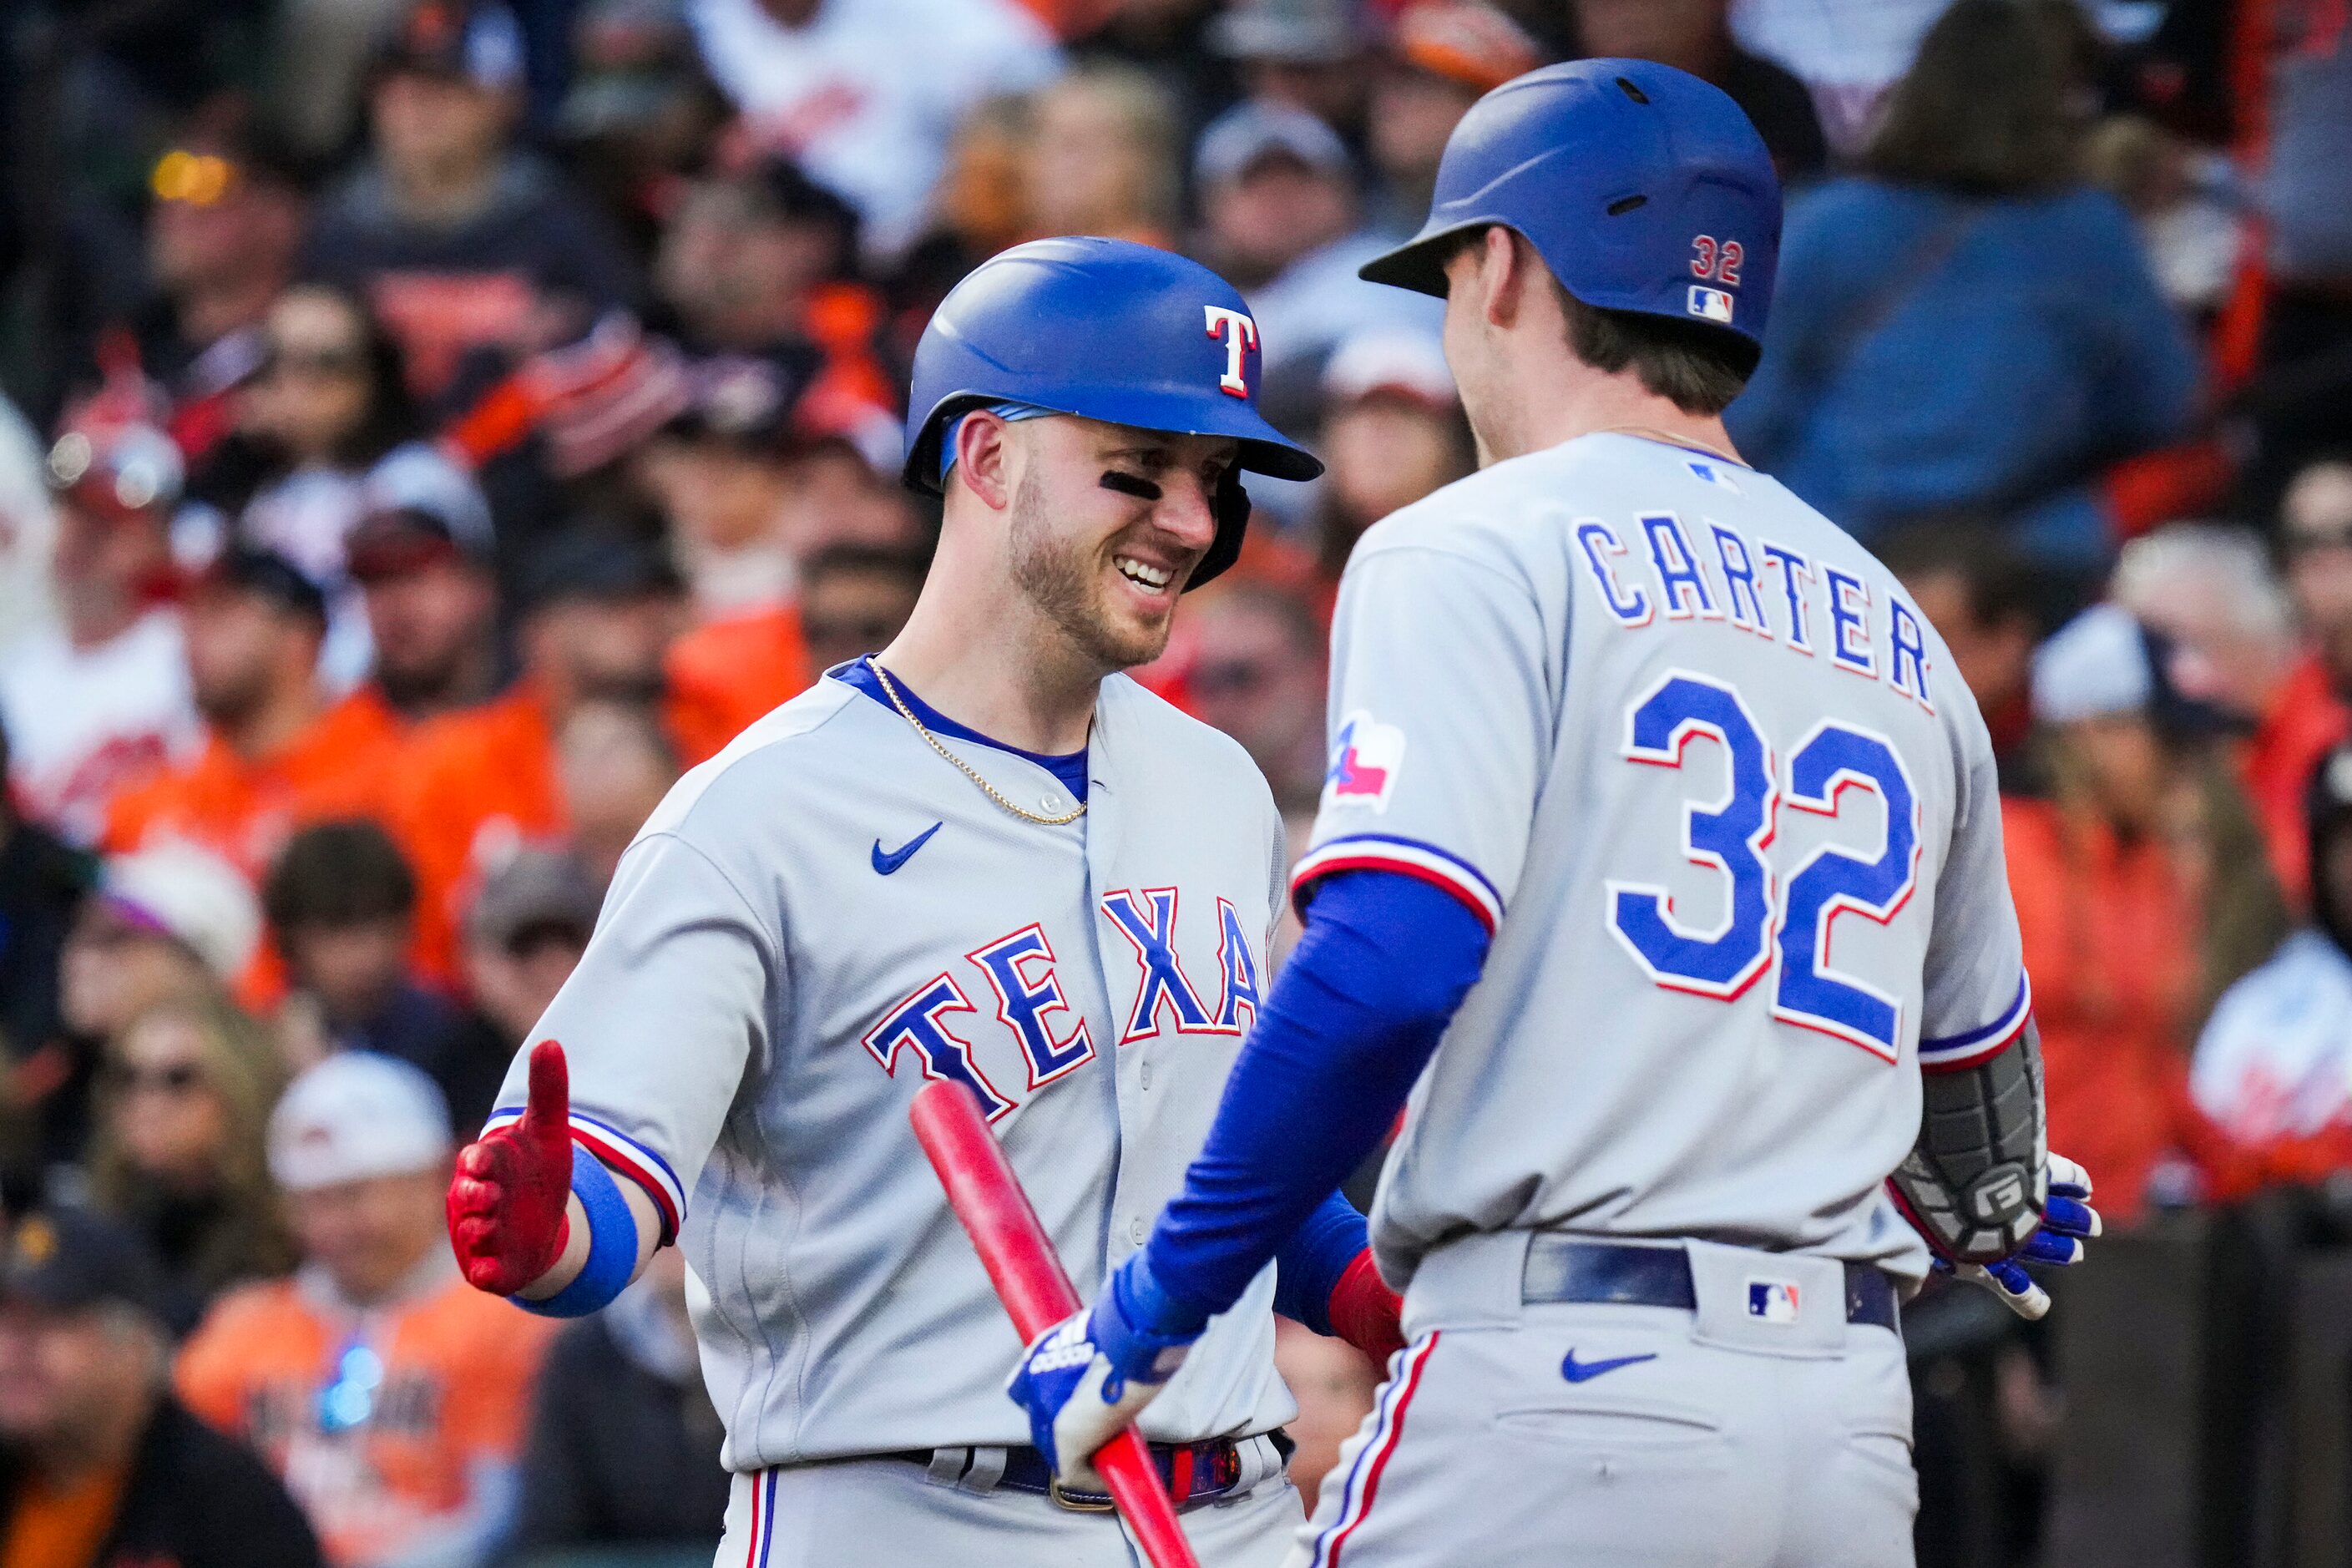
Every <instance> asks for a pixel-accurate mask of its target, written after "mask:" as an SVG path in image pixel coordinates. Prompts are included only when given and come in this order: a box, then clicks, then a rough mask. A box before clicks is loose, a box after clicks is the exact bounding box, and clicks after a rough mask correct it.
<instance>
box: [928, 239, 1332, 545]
mask: <svg viewBox="0 0 2352 1568" xmlns="http://www.w3.org/2000/svg"><path fill="white" fill-rule="evenodd" d="M1259 360H1260V350H1259V344H1258V331H1257V322H1256V321H1255V319H1254V318H1253V317H1252V316H1251V315H1250V313H1249V307H1248V306H1247V305H1246V304H1244V302H1243V300H1242V297H1241V295H1240V294H1239V293H1238V292H1237V291H1236V290H1235V289H1234V286H1233V285H1232V284H1230V283H1228V282H1226V281H1225V280H1224V279H1222V278H1220V277H1218V276H1217V275H1216V274H1215V273H1213V272H1212V271H1210V270H1209V269H1208V268H1205V267H1203V266H1202V265H1201V264H1200V263H1199V262H1197V261H1191V260H1187V259H1186V258H1183V257H1181V256H1178V255H1176V254H1174V253H1173V252H1171V251H1166V250H1160V249H1156V248H1154V247H1151V246H1148V245H1137V244H1134V243H1132V242H1131V241H1128V240H1123V239H1098V238H1092V237H1067V238H1059V239H1037V240H1032V241H1030V242H1029V243H1028V244H1026V245H1016V246H1014V247H1013V248H1012V249H1010V250H1007V251H1003V252H1002V253H1000V254H999V255H996V256H994V257H992V258H989V259H988V260H987V261H984V262H982V264H981V265H980V266H979V267H978V268H974V269H973V270H972V272H971V275H970V276H968V277H967V278H965V279H964V280H963V281H962V282H961V283H959V284H957V285H956V286H955V288H954V289H952V290H950V292H949V294H948V297H947V298H946V299H945V300H941V301H940V308H939V309H938V310H935V311H933V312H932V313H931V320H930V324H929V325H928V326H926V327H925V328H924V329H923V337H922V341H921V342H919V343H918V344H917V345H916V346H915V373H914V384H913V386H912V387H911V389H910V391H909V394H908V399H907V461H906V467H905V469H904V471H903V474H902V478H903V479H904V480H905V482H906V484H907V487H908V489H916V490H922V491H927V492H929V493H930V494H934V495H936V494H938V493H939V491H940V440H941V438H942V434H943V432H944V431H945V430H946V428H947V426H949V425H950V423H951V422H952V421H953V420H954V418H955V416H958V415H960V414H962V413H964V412H966V411H968V410H970V409H972V408H975V407H979V406H981V405H984V404H990V403H999V402H1012V403H1026V404H1031V405H1035V406H1036V407H1039V408H1049V409H1052V410H1053V411H1054V412H1055V413H1057V414H1073V415H1076V416H1080V417H1082V418H1087V419H1099V420H1102V421H1104V422H1105V423H1107V424H1112V425H1130V426H1136V427H1137V428H1139V429H1144V430H1164V431H1170V432H1173V433H1178V434H1182V435H1188V436H1229V437H1234V439H1235V440H1237V441H1239V442H1240V443H1241V456H1240V462H1239V466H1240V467H1241V468H1245V469H1248V470H1249V471H1251V472H1253V473H1260V474H1270V475H1273V476H1274V477H1276V478H1277V479H1313V478H1314V477H1315V476H1316V475H1318V474H1319V473H1321V472H1322V471H1323V465H1322V463H1321V462H1320V461H1319V460H1318V459H1317V458H1316V457H1315V456H1314V454H1312V453H1310V452H1308V451H1307V449H1306V448H1305V447H1300V446H1299V445H1297V443H1296V442H1294V441H1292V440H1291V439H1290V438H1289V437H1286V436H1284V435H1283V434H1282V432H1280V431H1279V430H1276V428H1275V427H1274V426H1271V425H1269V424H1267V423H1266V422H1265V417H1264V416H1261V415H1260V414H1259V413H1258V411H1257V385H1258V364H1259ZM1247 518H1248V509H1247V506H1246V505H1245V504H1234V503H1233V502H1231V501H1227V502H1226V503H1225V504H1223V505H1220V507H1219V508H1218V534H1217V541H1216V543H1215V544H1214V545H1213V546H1212V547H1211V548H1210V551H1209V553H1208V554H1207V556H1205V557H1204V558H1203V559H1202V563H1201V564H1200V565H1199V566H1198V567H1197V568H1195V569H1194V571H1193V574H1192V580H1191V582H1190V583H1189V584H1187V586H1190V587H1198V586H1200V585H1201V584H1202V583H1205V582H1207V581H1208V580H1209V579H1210V578H1211V577H1213V576H1214V575H1216V574H1217V573H1218V572H1220V571H1223V569H1224V567H1225V566H1227V565H1230V564H1231V563H1232V562H1233V559H1234V555H1236V554H1237V553H1238V552H1239V551H1240V549H1241V531H1242V529H1243V527H1244V525H1245V523H1246V521H1247Z"/></svg>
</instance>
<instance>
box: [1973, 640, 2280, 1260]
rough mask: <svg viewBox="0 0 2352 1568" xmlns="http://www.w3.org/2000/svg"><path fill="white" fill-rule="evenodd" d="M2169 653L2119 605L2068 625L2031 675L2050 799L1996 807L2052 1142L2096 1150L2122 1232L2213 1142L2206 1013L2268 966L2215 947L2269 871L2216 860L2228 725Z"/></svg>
mask: <svg viewBox="0 0 2352 1568" xmlns="http://www.w3.org/2000/svg"><path fill="white" fill-rule="evenodd" d="M2170 651H2171V650H2170V649H2169V648H2168V645H2166V644H2165V643H2163V642H2162V641H2161V640H2160V639H2158V638H2155V637H2152V636H2151V635H2150V634H2149V633H2148V632H2147V631H2146V630H2145V629H2144V628H2143V627H2141V626H2140V625H2139V624H2138V623H2137V621H2135V620H2133V619H2132V617H2131V616H2129V615H2128V614H2127V613H2126V612H2125V611H2124V610H2122V609H2120V608H2117V607H2116V606H2115V605H2095V606H2094V607H2093V608H2091V609H2089V610H2086V611H2084V613H2083V614H2082V615H2080V616H2076V617H2075V619H2074V620H2073V621H2071V622H2069V623H2068V624H2067V625H2066V626H2063V627H2062V628H2061V629H2060V630H2059V632H2058V633H2057V634H2056V635H2055V636H2054V637H2052V638H2051V639H2050V641H2049V642H2048V643H2047V644H2045V645H2044V646H2043V647H2042V650H2041V651H2040V653H2038V654H2037V655H2036V656H2035V659H2034V668H2033V706H2034V712H2035V716H2036V718H2037V719H2038V720H2039V721H2041V722H2042V725H2043V726H2044V727H2045V728H2046V730H2047V732H2048V746H2049V751H2050V753H2051V758H2052V769H2051V771H2052V774H2053V779H2054V781H2055V783H2056V786H2057V794H2056V797H2055V798H2054V799H2053V800H2049V801H2040V800H2029V799H2025V798H2023V797H2020V796H2009V797H2005V798H2004V799H2003V801H2002V814H2001V816H2002V826H2003V831H2004V833H2005V835H2006V836H2007V841H2008V858H2009V876H2010V890H2011V894H2012V896H2013V897H2014V899H2015V900H2016V904H2017V919H2018V927H2019V931H2020V934H2021V937H2022V939H2023V942H2024V948H2025V964H2026V970H2027V973H2029V974H2030V975H2031V976H2032V983H2033V1005H2034V1013H2035V1016H2036V1017H2037V1018H2038V1019H2039V1020H2040V1023H2041V1027H2042V1058H2043V1063H2044V1068H2045V1071H2046V1074H2047V1089H2048V1095H2049V1115H2050V1137H2051V1141H2052V1142H2053V1143H2063V1144H2065V1145H2066V1146H2067V1147H2069V1148H2081V1149H2084V1151H2086V1152H2085V1153H2084V1156H2083V1158H2084V1163H2085V1164H2086V1166H2087V1167H2088V1168H2090V1169H2093V1170H2095V1171H2096V1172H2097V1173H2098V1180H2099V1187H2100V1193H2101V1195H2102V1202H2103V1208H2102V1212H2103V1213H2107V1214H2109V1215H2110V1216H2111V1217H2112V1218H2114V1219H2116V1220H2117V1221H2118V1222H2121V1223H2125V1224H2129V1223H2130V1222H2132V1221H2133V1220H2135V1219H2137V1218H2138V1217H2139V1216H2140V1215H2142V1214H2143V1213H2144V1212H2145V1210H2146V1206H2147V1202H2148V1200H2149V1197H2150V1187H2151V1182H2152V1178H2155V1177H2156V1176H2157V1175H2158V1172H2159V1168H2160V1167H2167V1166H2168V1165H2170V1164H2172V1163H2174V1162H2175V1157H2176V1156H2178V1155H2180V1154H2182V1153H2184V1152H2188V1151H2190V1150H2193V1149H2196V1148H2199V1147H2201V1146H2202V1144H2203V1142H2204V1141H2205V1138H2206V1135H2207V1133H2208V1131H2210V1130H2209V1129H2207V1128H2206V1127H2205V1126H2204V1125H2203V1124H2202V1122H2201V1118H2200V1117H2199V1115H2198V1113H2197V1112H2196V1111H2195V1110H2193V1109H2192V1108H2191V1106H2190V1103H2189V1092H2188V1060H2189V1042H2190V1040H2191V1038H2192V1037H2193V1033H2194V1030H2195V1028H2196V1026H2197V1024H2198V1022H2199V1021H2200V1017H2201V1015H2202V1007H2203V1006H2204V1005H2209V1004H2210V1000H2211V997H2212V995H2214V994H2218V993H2219V990H2220V989H2221V986H2223V985H2226V984H2228V983H2229V982H2231V981H2232V980H2235V979H2236V978H2237V977H2238V974H2239V973H2243V972H2244V971H2245V970H2246V969H2250V968H2252V966H2253V965H2254V964H2255V963H2260V962H2261V960H2262V958H2263V957H2264V956H2266V955H2267V950H2266V949H2265V950H2264V951H2263V952H2253V953H2252V955H2251V956H2247V955H2246V954H2245V953H2243V952H2234V953H2233V952H2229V951H2228V949H2229V947H2230V945H2231V944H2230V943H2229V942H2224V941H2221V940H2217V939H2221V938H2223V937H2227V936H2229V935H2231V931H2230V929H2229V928H2230V926H2231V924H2232V923H2234V922H2232V921H2225V920H2224V919H2223V918H2222V915H2221V912H2220V911H2222V910H2227V909H2229V908H2231V906H2232V905H2233V904H2241V903H2242V902H2244V900H2243V899H2242V896H2241V894H2240V891H2239V889H2240V888H2241V887H2242V883H2243V879H2245V878H2246V877H2248V876H2250V875H2251V876H2252V877H2254V878H2256V879H2262V878H2263V867H2262V858H2261V857H2260V856H2259V855H2241V856H2238V857H2235V860H2236V862H2237V863H2236V864H2228V863H2225V862H2224V861H2223V859H2222V857H2221V854H2220V853H2218V850H2219V847H2220V843H2221V839H2220V837H2219V835H2220V833H2221V829H2222V827H2223V826H2224V825H2223V824H2222V823H2221V820H2220V817H2221V808H2220V807H2219V806H2217V805H2216V802H2217V801H2224V800H2226V797H2227V793H2228V792H2230V791H2231V788H2232V786H2231V783H2230V779H2229V775H2228V773H2227V770H2226V769H2225V768H2221V767H2219V766H2214V765H2210V737H2211V736H2212V735H2213V734H2214V733H2215V731H2216V729H2217V725H2218V721H2219V719H2220V715H2219V714H2218V713H2217V711H2216V710H2213V709H2211V708H2210V707H2209V706H2206V705H2203V704H2200V703H2197V702H2195V701H2193V700H2189V699H2187V698H2185V697H2183V696H2182V695H2181V694H2180V692H2179V689H2178V688H2177V687H2175V686H2174V685H2173V683H2172V680H2171V679H2170V677H2169V675H2168V664H2169V662H2170V660H2169V657H2168V656H2169V654H2170ZM2238 809H2239V811H2240V813H2241V815H2242V813H2243V805H2242V802H2240V803H2239V805H2238ZM2200 840H2203V842H2200ZM2270 897H2271V900H2272V908H2273V911H2275V910H2276V903H2275V900H2276V894H2275V891H2274V890H2273V891H2272V893H2271V895H2270ZM2271 923H2272V925H2273V935H2275V934H2278V931H2279V930H2280V929H2283V925H2284V921H2281V920H2277V919H2275V918H2274V919H2273V921H2272V922H2271ZM2255 945H2259V944H2255ZM2183 1195H2186V1194H2185V1192H2184V1193H2183Z"/></svg>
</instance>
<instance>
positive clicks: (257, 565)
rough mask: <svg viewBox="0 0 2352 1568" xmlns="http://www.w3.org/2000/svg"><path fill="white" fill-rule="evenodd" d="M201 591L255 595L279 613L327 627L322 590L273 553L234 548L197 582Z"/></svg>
mask: <svg viewBox="0 0 2352 1568" xmlns="http://www.w3.org/2000/svg"><path fill="white" fill-rule="evenodd" d="M197 585H198V587H199V588H201V589H210V590H214V591H219V590H222V589H226V590H228V591H230V592H233V593H241V594H254V595H259V596H260V597H262V598H265V599H268V601H269V602H270V603H271V604H274V605H277V606H278V608H279V609H282V610H286V611H289V612H290V613H292V614H294V615H298V616H307V617H309V618H310V619H311V620H314V621H316V622H318V623H319V624H320V626H325V625H326V624H327V595H326V592H325V590H323V589H322V588H320V586H319V584H317V583H316V582H314V581H312V580H311V578H310V574H308V573H306V572H304V571H303V570H302V569H301V568H300V567H299V566H297V565H295V564H294V563H293V562H291V561H289V560H288V559H287V558H286V557H285V556H283V555H280V554H279V553H278V552H276V551H275V550H264V549H261V548H259V547H257V546H255V545H250V544H234V545H231V546H230V547H229V548H228V549H226V550H225V551H223V552H221V553H220V555H219V556H218V557H217V558H216V559H215V561H214V562H213V563H212V564H211V565H210V566H208V567H206V568H205V573H204V575H203V576H202V577H201V578H199V579H198V580H197Z"/></svg>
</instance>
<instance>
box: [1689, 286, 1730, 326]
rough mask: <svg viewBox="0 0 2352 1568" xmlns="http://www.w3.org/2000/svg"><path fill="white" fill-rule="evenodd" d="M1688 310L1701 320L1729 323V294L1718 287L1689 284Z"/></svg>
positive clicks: (1726, 324) (1727, 324)
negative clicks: (1710, 287)
mask: <svg viewBox="0 0 2352 1568" xmlns="http://www.w3.org/2000/svg"><path fill="white" fill-rule="evenodd" d="M1687 309H1688V310H1689V312H1690V313H1691V314H1692V315H1694V316H1696V317H1698V318H1699V319H1700V320H1702V321H1720V322H1722V323H1723V324H1724V325H1725V326H1729V325H1731V296H1730V295H1728V294H1727V293H1725V292H1724V291H1723V290H1722V289H1706V288H1702V287H1700V286H1699V285H1698V284H1696V283H1694V284H1692V285H1691V290H1690V304H1689V306H1688V307H1687Z"/></svg>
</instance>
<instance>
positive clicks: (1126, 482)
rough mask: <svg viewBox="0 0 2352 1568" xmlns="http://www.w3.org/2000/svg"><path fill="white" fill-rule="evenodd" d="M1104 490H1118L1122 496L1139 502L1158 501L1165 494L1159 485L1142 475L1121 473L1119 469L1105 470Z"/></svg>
mask: <svg viewBox="0 0 2352 1568" xmlns="http://www.w3.org/2000/svg"><path fill="white" fill-rule="evenodd" d="M1102 488H1103V489H1107V490H1117V491H1118V493H1119V494H1121V495H1129V496H1134V497H1135V498H1136V499H1137V500H1159V499H1160V496H1161V495H1162V494H1163V493H1164V492H1163V491H1162V490H1161V489H1160V487H1159V486H1158V485H1155V484H1153V483H1152V482H1151V481H1150V479H1145V478H1143V477H1142V476H1141V475H1139V474H1126V473H1121V472H1120V471H1119V470H1118V469H1117V468H1108V469H1105V470H1104V472H1103V477H1102Z"/></svg>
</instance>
